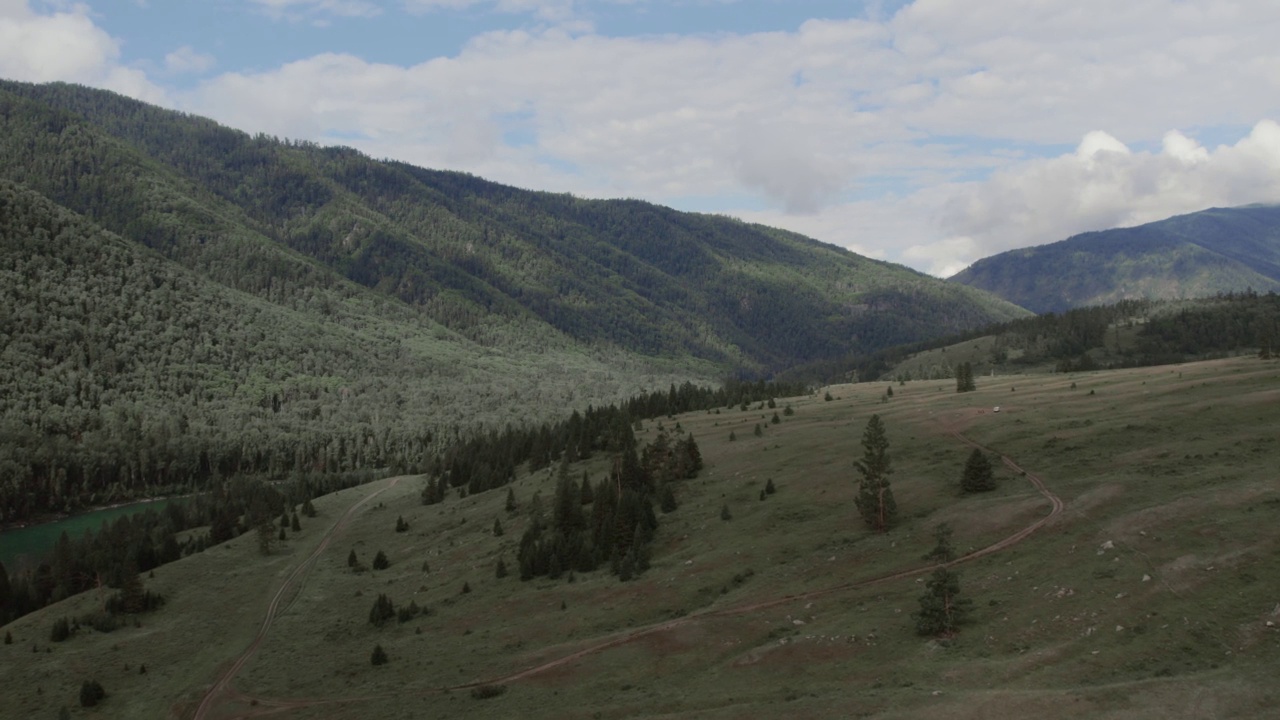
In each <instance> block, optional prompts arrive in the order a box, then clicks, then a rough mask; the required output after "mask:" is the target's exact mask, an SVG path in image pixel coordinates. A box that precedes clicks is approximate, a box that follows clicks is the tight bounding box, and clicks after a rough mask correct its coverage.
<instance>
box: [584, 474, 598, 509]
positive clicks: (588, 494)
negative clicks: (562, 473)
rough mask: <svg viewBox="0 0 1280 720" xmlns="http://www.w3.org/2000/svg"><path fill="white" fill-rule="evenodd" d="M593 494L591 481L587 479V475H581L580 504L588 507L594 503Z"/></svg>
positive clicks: (594, 497)
mask: <svg viewBox="0 0 1280 720" xmlns="http://www.w3.org/2000/svg"><path fill="white" fill-rule="evenodd" d="M595 499H596V496H595V493H594V492H592V490H591V479H590V478H589V477H587V473H586V472H585V471H584V472H583V473H582V504H583V505H590V504H591V503H593V502H595Z"/></svg>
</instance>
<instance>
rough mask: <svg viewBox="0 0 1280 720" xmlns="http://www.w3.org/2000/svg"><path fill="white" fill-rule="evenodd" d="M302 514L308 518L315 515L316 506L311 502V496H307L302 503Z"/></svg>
mask: <svg viewBox="0 0 1280 720" xmlns="http://www.w3.org/2000/svg"><path fill="white" fill-rule="evenodd" d="M302 514H303V515H306V516H307V517H309V518H313V517H315V516H316V506H315V505H312V504H311V498H307V500H306V502H304V503H302Z"/></svg>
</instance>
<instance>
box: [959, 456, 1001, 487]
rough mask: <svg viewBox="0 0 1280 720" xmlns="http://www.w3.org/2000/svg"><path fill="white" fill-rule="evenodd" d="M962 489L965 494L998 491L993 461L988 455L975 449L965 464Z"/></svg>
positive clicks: (961, 483)
mask: <svg viewBox="0 0 1280 720" xmlns="http://www.w3.org/2000/svg"><path fill="white" fill-rule="evenodd" d="M960 489H961V490H963V491H964V492H967V493H971V492H986V491H988V490H995V489H996V478H995V474H994V473H993V472H992V469H991V461H990V460H988V459H987V454H986V453H984V452H982V451H981V450H979V449H978V448H974V449H973V452H971V453H969V459H968V460H967V461H966V462H965V464H964V475H962V476H961V477H960Z"/></svg>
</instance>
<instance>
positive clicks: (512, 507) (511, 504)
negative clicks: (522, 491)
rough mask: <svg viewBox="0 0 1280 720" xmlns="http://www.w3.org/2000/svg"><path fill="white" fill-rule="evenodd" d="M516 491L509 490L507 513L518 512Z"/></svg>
mask: <svg viewBox="0 0 1280 720" xmlns="http://www.w3.org/2000/svg"><path fill="white" fill-rule="evenodd" d="M516 507H517V506H516V491H515V488H507V512H509V513H513V512H515V511H516Z"/></svg>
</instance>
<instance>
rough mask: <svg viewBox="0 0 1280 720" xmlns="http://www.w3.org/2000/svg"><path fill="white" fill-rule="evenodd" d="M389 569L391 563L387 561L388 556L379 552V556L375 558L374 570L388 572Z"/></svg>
mask: <svg viewBox="0 0 1280 720" xmlns="http://www.w3.org/2000/svg"><path fill="white" fill-rule="evenodd" d="M389 567H391V561H390V560H388V559H387V554H386V553H384V552H382V551H381V550H379V551H378V554H377V555H374V556H373V569H374V570H386V569H387V568H389Z"/></svg>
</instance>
